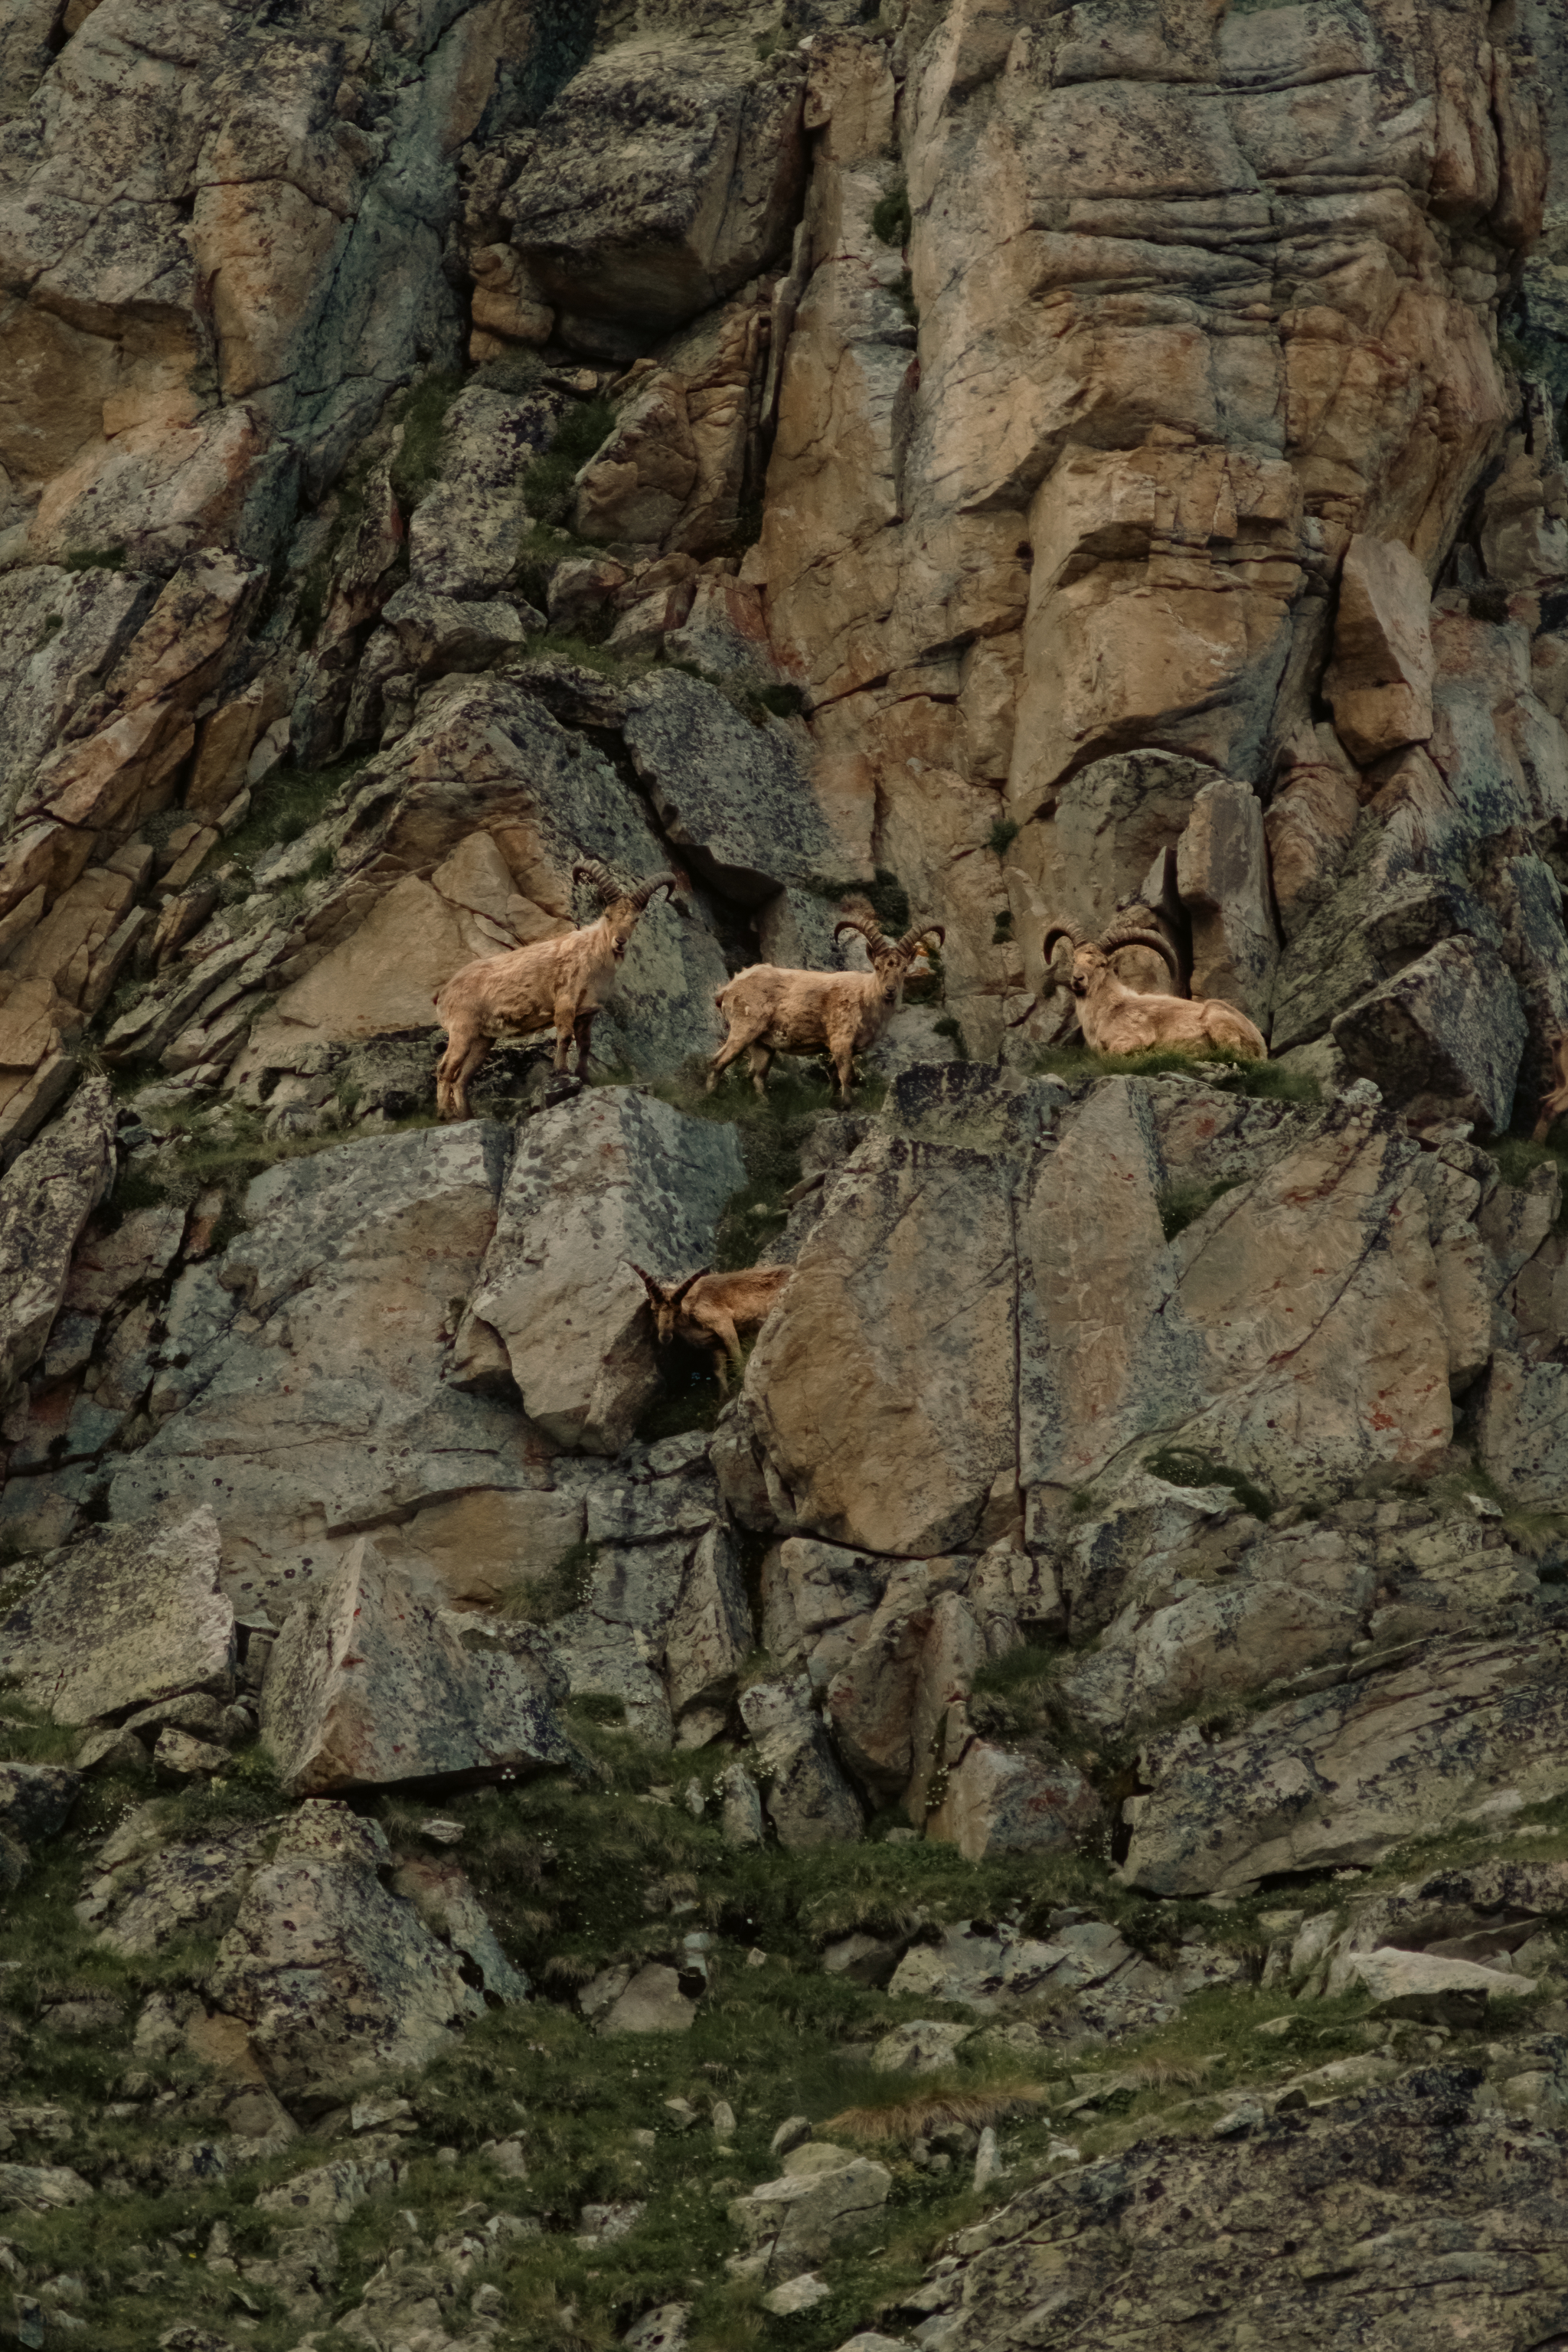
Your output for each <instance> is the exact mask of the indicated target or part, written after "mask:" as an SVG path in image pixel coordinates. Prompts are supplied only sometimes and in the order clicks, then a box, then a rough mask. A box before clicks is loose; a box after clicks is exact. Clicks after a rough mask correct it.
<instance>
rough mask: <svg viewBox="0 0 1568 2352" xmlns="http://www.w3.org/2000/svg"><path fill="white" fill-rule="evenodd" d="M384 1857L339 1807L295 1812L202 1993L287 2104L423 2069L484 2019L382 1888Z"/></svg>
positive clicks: (421, 1931) (472, 1991)
mask: <svg viewBox="0 0 1568 2352" xmlns="http://www.w3.org/2000/svg"><path fill="white" fill-rule="evenodd" d="M389 1859H390V1856H389V1854H388V1853H387V1849H386V1842H385V1839H384V1837H383V1835H382V1833H381V1832H380V1830H379V1829H376V1828H374V1825H373V1824H371V1823H368V1822H359V1821H356V1819H355V1818H354V1816H353V1814H352V1813H351V1812H350V1811H349V1810H348V1808H347V1806H346V1805H338V1804H332V1803H329V1802H327V1801H322V1800H316V1801H312V1802H310V1803H309V1804H306V1805H304V1806H302V1807H301V1808H300V1811H299V1812H298V1813H297V1814H296V1815H295V1816H294V1817H293V1819H292V1820H291V1821H290V1822H289V1824H288V1826H287V1828H286V1829H285V1831H284V1833H283V1836H282V1838H281V1839H280V1841H279V1845H278V1847H277V1851H276V1853H274V1855H273V1858H272V1860H271V1861H270V1862H269V1863H268V1864H266V1865H265V1866H264V1867H263V1868H261V1869H259V1870H258V1871H257V1873H256V1874H255V1875H254V1876H253V1878H252V1879H251V1881H250V1884H249V1886H248V1887H247V1890H246V1894H245V1897H244V1900H243V1902H242V1903H241V1905H240V1908H239V1915H238V1916H237V1919H236V1921H235V1924H234V1926H233V1927H231V1928H230V1930H229V1932H228V1934H227V1935H226V1937H224V1939H223V1941H222V1943H221V1944H220V1945H219V1947H218V1956H217V1961H216V1967H215V1969H214V1970H213V1973H212V1976H211V1979H209V1988H208V1989H209V1991H210V1994H211V1997H212V1998H213V2000H215V2001H216V2003H217V2005H218V2006H219V2007H220V2008H221V2009H224V2010H226V2011H227V2012H228V2013H229V2014H230V2015H231V2016H235V2017H238V2018H240V2019H241V2020H243V2021H244V2022H245V2023H246V2024H247V2025H248V2026H249V2028H250V2037H251V2044H252V2047H253V2048H254V2049H255V2051H256V2052H257V2054H258V2057H259V2058H260V2060H261V2063H262V2065H263V2067H264V2068H265V2070H266V2073H267V2076H268V2081H269V2082H270V2084H271V2085H272V2087H273V2089H274V2090H275V2091H277V2092H278V2093H279V2095H281V2096H282V2097H284V2098H285V2099H287V2098H288V2097H289V2095H290V2093H298V2092H300V2091H303V2090H305V2089H306V2088H308V2087H319V2086H321V2085H323V2084H325V2085H330V2086H331V2087H332V2088H334V2089H335V2088H338V2087H341V2086H346V2085H348V2084H352V2083H353V2082H354V2081H355V2080H356V2079H357V2078H358V2077H360V2076H363V2075H367V2074H377V2075H383V2074H388V2073H392V2072H395V2071H397V2070H399V2069H401V2068H403V2067H407V2066H416V2065H419V2064H422V2063H425V2062H426V2060H428V2058H429V2057H430V2056H431V2055H432V2054H433V2053H434V2052H435V2051H436V2050H437V2048H439V2047H440V2045H441V2044H442V2043H443V2042H445V2041H446V2040H447V2035H448V2033H449V2032H450V2030H451V2028H452V2027H453V2026H454V2025H455V2024H458V2023H460V2022H462V2021H465V2020H467V2019H469V2018H474V2017H479V2016H482V2015H483V2014H484V1998H483V1995H482V1993H480V1992H479V1990H478V1989H477V1988H476V1987H474V1986H472V1985H470V1984H469V1983H468V1982H467V1981H466V1979H465V1977H464V1974H463V1963H462V1960H461V1958H460V1956H459V1954H458V1953H457V1952H454V1951H452V1950H450V1949H449V1948H447V1946H446V1945H445V1944H443V1943H441V1942H440V1941H439V1940H438V1939H437V1937H435V1936H434V1935H432V1933H431V1932H430V1930H429V1928H428V1927H426V1926H425V1925H424V1923H423V1921H422V1920H421V1919H420V1917H419V1915H418V1912H417V1911H416V1908H415V1906H414V1905H413V1904H412V1903H410V1902H407V1901H405V1900H403V1899H402V1898H400V1897H399V1896H397V1895H392V1894H389V1893H388V1892H387V1890H386V1888H385V1887H384V1886H383V1885H382V1883H381V1880H380V1878H379V1876H378V1875H377V1872H378V1870H379V1869H380V1868H381V1867H383V1866H384V1864H385V1863H386V1862H387V1861H388V1860H389Z"/></svg>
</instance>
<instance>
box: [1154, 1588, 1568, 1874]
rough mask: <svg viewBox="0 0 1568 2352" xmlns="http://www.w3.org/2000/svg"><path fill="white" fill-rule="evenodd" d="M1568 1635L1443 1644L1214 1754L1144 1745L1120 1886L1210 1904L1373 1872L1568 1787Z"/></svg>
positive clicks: (1277, 1715)
mask: <svg viewBox="0 0 1568 2352" xmlns="http://www.w3.org/2000/svg"><path fill="white" fill-rule="evenodd" d="M1565 1664H1568V1637H1565V1636H1564V1635H1563V1634H1562V1633H1547V1634H1543V1635H1542V1636H1541V1637H1539V1638H1538V1639H1535V1640H1531V1641H1499V1642H1468V1643H1467V1642H1441V1641H1439V1642H1434V1643H1429V1644H1426V1645H1424V1647H1423V1649H1422V1650H1421V1651H1418V1652H1417V1653H1416V1654H1415V1657H1414V1658H1413V1659H1412V1660H1411V1661H1410V1663H1408V1664H1405V1665H1404V1666H1402V1667H1399V1668H1394V1669H1391V1670H1385V1671H1384V1672H1383V1673H1380V1674H1368V1675H1364V1676H1363V1677H1362V1678H1360V1679H1358V1680H1356V1681H1354V1682H1350V1683H1345V1684H1342V1685H1336V1686H1335V1687H1334V1688H1332V1689H1330V1690H1327V1691H1321V1692H1319V1693H1317V1694H1315V1695H1314V1696H1310V1697H1306V1698H1301V1699H1296V1700H1291V1701H1289V1702H1287V1703H1286V1704H1285V1705H1283V1706H1278V1707H1273V1708H1271V1709H1269V1710H1268V1713H1266V1714H1263V1715H1259V1716H1255V1717H1253V1718H1252V1719H1251V1721H1250V1722H1249V1723H1248V1724H1247V1728H1246V1729H1245V1730H1244V1731H1242V1732H1240V1733H1238V1734H1237V1735H1236V1736H1235V1737H1233V1738H1229V1739H1224V1740H1217V1741H1215V1743H1214V1744H1213V1745H1212V1746H1208V1745H1206V1744H1205V1742H1204V1740H1203V1739H1202V1738H1201V1737H1200V1736H1199V1734H1198V1732H1197V1730H1196V1729H1195V1728H1194V1727H1192V1726H1190V1725H1189V1726H1185V1727H1183V1728H1182V1729H1181V1730H1179V1731H1176V1732H1173V1733H1168V1734H1164V1735H1162V1736H1161V1737H1160V1738H1156V1739H1152V1740H1150V1741H1148V1742H1147V1743H1146V1744H1145V1746H1144V1748H1142V1751H1141V1764H1140V1770H1141V1773H1142V1778H1143V1780H1145V1781H1146V1782H1147V1783H1148V1784H1149V1788H1150V1791H1151V1793H1150V1794H1148V1795H1147V1796H1136V1797H1132V1798H1130V1799H1128V1800H1127V1801H1126V1802H1125V1803H1124V1805H1123V1808H1122V1811H1123V1815H1124V1818H1126V1819H1127V1820H1128V1821H1129V1822H1130V1823H1131V1831H1132V1835H1131V1844H1130V1846H1129V1849H1128V1853H1127V1859H1126V1862H1125V1864H1123V1875H1124V1876H1125V1877H1126V1879H1127V1880H1128V1882H1129V1883H1130V1884H1131V1885H1135V1886H1142V1887H1144V1888H1147V1889H1148V1890H1149V1891H1151V1892H1153V1893H1159V1894H1163V1895H1173V1894H1194V1895H1196V1894H1208V1893H1214V1892H1225V1891H1226V1890H1229V1889H1234V1888H1236V1887H1238V1886H1247V1885H1252V1884H1253V1883H1254V1882H1256V1881H1257V1880H1258V1879H1260V1878H1265V1877H1271V1876H1274V1875H1276V1874H1281V1873H1285V1872H1289V1871H1293V1870H1300V1871H1311V1870H1325V1869H1328V1868H1331V1867H1333V1866H1336V1865H1344V1864H1367V1863H1371V1862H1374V1861H1376V1860H1377V1859H1378V1857H1379V1856H1380V1855H1382V1854H1384V1853H1387V1852H1388V1851H1389V1849H1390V1848H1391V1847H1393V1846H1395V1845H1398V1844H1400V1843H1402V1842H1403V1841H1404V1840H1405V1839H1406V1838H1409V1837H1415V1836H1429V1835H1432V1834H1433V1833H1435V1832H1437V1831H1440V1830H1443V1829H1446V1828H1447V1827H1448V1825H1449V1824H1450V1823H1452V1822H1456V1821H1458V1820H1459V1819H1461V1818H1463V1817H1464V1816H1465V1815H1466V1814H1468V1813H1469V1812H1472V1811H1475V1809H1476V1808H1478V1807H1479V1806H1483V1805H1485V1804H1487V1803H1488V1802H1489V1801H1492V1800H1494V1799H1496V1798H1498V1797H1500V1796H1514V1797H1517V1798H1518V1799H1519V1800H1520V1801H1521V1802H1523V1803H1527V1804H1529V1803H1535V1802H1539V1801H1544V1800H1547V1799H1549V1798H1554V1797H1557V1796H1559V1795H1561V1794H1562V1793H1563V1791H1564V1790H1568V1696H1565V1691H1568V1685H1565V1684H1564V1680H1563V1669H1564V1665H1565Z"/></svg>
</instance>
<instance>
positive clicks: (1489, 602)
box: [1465, 580, 1508, 626]
mask: <svg viewBox="0 0 1568 2352" xmlns="http://www.w3.org/2000/svg"><path fill="white" fill-rule="evenodd" d="M1465 602H1466V604H1468V607H1469V614H1470V618H1471V620H1472V621H1489V622H1491V623H1492V624H1493V625H1494V626H1495V625H1498V624H1499V623H1500V622H1503V621H1506V620H1507V618H1508V590H1507V589H1506V588H1505V587H1504V586H1503V585H1502V583H1501V582H1500V581H1498V580H1485V581H1483V582H1482V583H1481V585H1480V586H1479V588H1472V589H1471V590H1470V593H1469V594H1468V597H1467V598H1466V599H1465Z"/></svg>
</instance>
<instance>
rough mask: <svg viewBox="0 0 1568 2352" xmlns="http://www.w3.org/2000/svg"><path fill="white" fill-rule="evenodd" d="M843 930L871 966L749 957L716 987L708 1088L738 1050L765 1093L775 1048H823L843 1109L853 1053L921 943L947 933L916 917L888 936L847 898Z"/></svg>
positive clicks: (890, 1000) (894, 996)
mask: <svg viewBox="0 0 1568 2352" xmlns="http://www.w3.org/2000/svg"><path fill="white" fill-rule="evenodd" d="M844 931H858V933H859V934H860V937H861V938H862V939H863V940H865V942H866V945H867V947H868V950H869V951H870V956H871V969H870V971H786V970H784V968H782V967H781V966H780V965H778V964H773V963H753V964H750V965H748V966H747V968H746V970H745V971H739V972H737V973H736V974H735V977H734V979H733V980H732V981H731V982H729V983H728V985H727V986H725V987H723V988H721V990H720V991H719V993H718V995H717V996H716V997H715V998H714V999H713V1002H714V1003H715V1004H716V1005H717V1006H718V1007H719V1010H720V1012H721V1013H722V1014H723V1016H724V1018H725V1020H726V1021H727V1022H728V1024H729V1034H728V1035H727V1036H726V1037H725V1040H724V1043H723V1044H722V1045H721V1046H720V1048H719V1051H718V1052H717V1053H716V1054H715V1055H714V1056H713V1061H712V1065H711V1067H710V1070H709V1073H708V1091H709V1093H710V1094H711V1093H712V1091H713V1089H714V1087H716V1086H717V1085H718V1083H719V1080H720V1078H721V1076H722V1074H723V1073H724V1071H725V1070H727V1069H728V1068H729V1066H730V1065H731V1062H732V1061H734V1060H735V1059H736V1058H737V1056H738V1055H741V1054H744V1053H749V1054H750V1055H751V1063H752V1085H753V1086H754V1087H755V1088H756V1090H757V1092H758V1093H759V1094H765V1093H766V1091H767V1076H768V1065H769V1064H770V1063H771V1062H772V1060H773V1055H775V1054H814V1053H821V1052H823V1051H824V1050H825V1049H826V1052H827V1053H829V1054H830V1055H832V1056H833V1066H834V1068H835V1069H836V1070H837V1074H838V1091H839V1095H840V1097H841V1098H842V1100H843V1103H844V1107H845V1108H846V1109H847V1108H848V1107H849V1081H850V1074H851V1069H852V1066H853V1063H854V1059H855V1056H856V1055H857V1054H861V1053H864V1052H865V1050H866V1048H867V1047H868V1045H875V1044H876V1042H877V1040H878V1038H879V1036H880V1035H881V1034H882V1032H883V1030H884V1029H885V1028H886V1027H887V1025H888V1024H889V1021H890V1020H891V1019H892V1017H893V1015H894V1013H896V1012H897V1011H898V1009H899V1005H900V1003H901V1001H902V999H903V993H904V982H905V981H906V980H907V979H908V978H909V972H910V965H911V964H912V963H913V961H914V960H915V956H916V954H917V953H918V951H919V950H920V946H921V941H922V940H935V941H936V943H937V945H938V946H939V947H940V946H941V945H942V940H944V939H945V938H946V936H947V934H946V933H945V931H944V930H943V929H942V925H941V924H940V923H922V924H920V925H918V926H917V927H916V928H915V929H913V930H912V931H906V932H905V933H904V936H903V938H902V939H901V940H889V939H887V938H885V937H884V936H883V932H882V927H881V925H880V923H879V921H878V920H877V918H876V916H875V914H874V913H873V912H872V910H871V908H869V906H868V905H867V903H866V901H865V899H863V898H851V899H849V900H847V902H846V905H845V908H844V912H843V914H842V916H841V918H840V919H839V921H838V923H837V925H836V927H835V929H834V933H833V936H834V938H835V939H836V940H837V938H838V937H839V936H840V934H841V933H842V932H844Z"/></svg>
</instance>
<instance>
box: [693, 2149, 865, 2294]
mask: <svg viewBox="0 0 1568 2352" xmlns="http://www.w3.org/2000/svg"><path fill="white" fill-rule="evenodd" d="M892 2185H893V2177H892V2174H891V2173H890V2172H889V2171H888V2169H887V2168H886V2167H885V2166H883V2165H880V2164H873V2163H872V2162H871V2161H870V2159H869V2158H867V2157H863V2156H853V2157H848V2156H847V2157H846V2159H845V2161H844V2162H843V2163H841V2164H838V2165H836V2166H835V2167H834V2168H833V2169H832V2170H831V2171H826V2172H823V2171H816V2172H808V2173H789V2172H786V2173H784V2174H783V2175H782V2176H781V2177H780V2178H779V2179H777V2180H764V2181H763V2184H762V2186H761V2187H760V2188H758V2189H752V2193H751V2195H750V2196H749V2197H739V2198H737V2199H736V2200H734V2202H733V2203H732V2204H731V2208H730V2218H731V2221H734V2222H735V2223H737V2225H738V2226H739V2227H740V2228H741V2229H742V2230H743V2231H744V2232H745V2235H746V2242H747V2243H748V2245H749V2246H750V2247H751V2248H752V2252H755V2253H760V2254H763V2255H764V2256H765V2274H766V2276H767V2277H769V2278H782V2279H791V2278H795V2277H798V2276H799V2274H800V2273H801V2272H802V2271H805V2270H809V2269H810V2268H811V2266H812V2265H813V2263H817V2262H820V2261H821V2260H822V2258H823V2256H824V2255H825V2254H826V2253H828V2252H831V2250H832V2249H833V2248H834V2247H835V2246H837V2245H840V2244H842V2243H843V2242H845V2241H846V2240H847V2239H852V2238H855V2237H857V2236H858V2235H860V2234H861V2233H862V2232H863V2231H865V2229H866V2228H867V2227H868V2224H869V2223H870V2222H871V2221H873V2220H874V2219H875V2217H876V2216H877V2215H878V2214H879V2212H880V2211H881V2209H882V2207H883V2206H884V2205H885V2204H886V2203H887V2200H888V2193H889V2189H891V2188H892Z"/></svg>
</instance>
